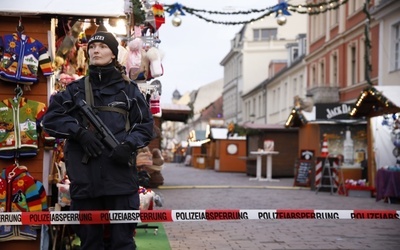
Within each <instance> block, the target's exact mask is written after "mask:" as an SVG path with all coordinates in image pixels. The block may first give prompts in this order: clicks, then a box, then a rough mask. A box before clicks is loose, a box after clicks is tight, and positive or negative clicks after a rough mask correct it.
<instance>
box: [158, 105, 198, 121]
mask: <svg viewBox="0 0 400 250" xmlns="http://www.w3.org/2000/svg"><path fill="white" fill-rule="evenodd" d="M161 111H162V116H161V118H162V119H163V120H164V121H172V122H187V120H188V119H189V116H190V115H191V114H192V110H191V109H190V107H189V106H187V105H180V104H163V103H162V104H161Z"/></svg>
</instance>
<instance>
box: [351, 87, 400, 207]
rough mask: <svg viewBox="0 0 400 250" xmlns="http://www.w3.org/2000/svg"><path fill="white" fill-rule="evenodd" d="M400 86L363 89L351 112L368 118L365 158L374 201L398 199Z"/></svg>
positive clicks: (399, 178) (399, 183)
mask: <svg viewBox="0 0 400 250" xmlns="http://www.w3.org/2000/svg"><path fill="white" fill-rule="evenodd" d="M399 96H400V86H374V87H372V86H371V87H368V88H366V89H365V90H364V91H363V92H362V93H361V95H360V97H359V98H358V100H357V102H356V106H355V107H354V109H353V110H352V111H351V113H350V114H351V115H352V116H354V117H362V116H364V117H367V118H368V125H369V126H368V127H369V132H368V135H369V137H368V153H369V154H370V155H371V156H372V157H369V159H368V166H369V167H370V171H368V175H369V176H370V181H371V183H372V185H373V186H375V187H376V199H377V200H381V199H384V200H387V201H390V199H397V200H398V199H399V198H400V190H399V187H400V175H399V171H400V99H399Z"/></svg>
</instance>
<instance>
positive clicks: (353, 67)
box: [347, 44, 357, 86]
mask: <svg viewBox="0 0 400 250" xmlns="http://www.w3.org/2000/svg"><path fill="white" fill-rule="evenodd" d="M356 52H357V50H356V45H355V44H352V45H350V47H349V58H348V60H349V61H348V62H349V66H348V71H349V74H348V77H349V78H348V84H347V86H351V85H354V84H356V83H357V53H356Z"/></svg>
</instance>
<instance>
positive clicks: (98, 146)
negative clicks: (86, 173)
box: [75, 129, 104, 157]
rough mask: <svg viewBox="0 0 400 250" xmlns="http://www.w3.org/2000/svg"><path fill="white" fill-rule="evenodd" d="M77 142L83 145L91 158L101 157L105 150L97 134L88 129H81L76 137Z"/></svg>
mask: <svg viewBox="0 0 400 250" xmlns="http://www.w3.org/2000/svg"><path fill="white" fill-rule="evenodd" d="M75 140H76V141H78V142H79V143H80V144H81V145H82V148H83V150H85V153H86V154H87V155H88V156H89V157H97V156H99V155H101V153H102V151H103V149H104V145H103V143H101V141H100V140H99V139H97V137H96V136H95V134H94V133H93V132H91V131H89V130H86V129H80V130H79V131H78V133H77V135H76V136H75Z"/></svg>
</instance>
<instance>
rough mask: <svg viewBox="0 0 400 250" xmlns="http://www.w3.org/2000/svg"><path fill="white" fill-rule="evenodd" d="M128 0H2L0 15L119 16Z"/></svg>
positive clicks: (126, 9)
mask: <svg viewBox="0 0 400 250" xmlns="http://www.w3.org/2000/svg"><path fill="white" fill-rule="evenodd" d="M129 4H130V1H129V0H112V1H98V0H84V1H82V0H69V1H60V0H40V1H32V0H18V1H2V3H1V8H0V15H2V16H24V15H35V16H36V15H57V16H60V15H61V16H62V15H66V16H81V17H91V16H93V17H98V16H101V17H119V16H125V15H126V13H128V12H130V11H131V10H129V6H130V5H129Z"/></svg>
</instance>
